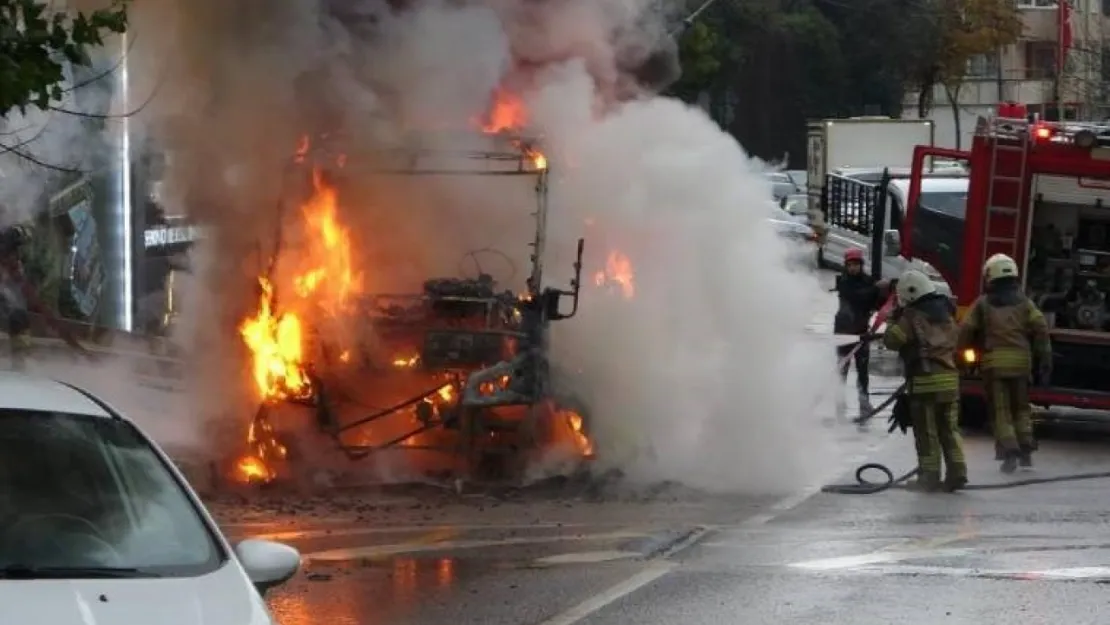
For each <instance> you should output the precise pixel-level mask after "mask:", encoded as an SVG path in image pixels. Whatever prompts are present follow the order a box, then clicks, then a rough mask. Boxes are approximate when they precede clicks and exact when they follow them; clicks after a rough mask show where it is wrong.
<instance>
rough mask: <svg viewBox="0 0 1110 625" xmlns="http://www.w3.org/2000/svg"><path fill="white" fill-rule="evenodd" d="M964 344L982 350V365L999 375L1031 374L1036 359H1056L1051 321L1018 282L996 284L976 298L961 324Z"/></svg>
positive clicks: (1046, 360) (961, 342)
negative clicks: (1049, 329)
mask: <svg viewBox="0 0 1110 625" xmlns="http://www.w3.org/2000/svg"><path fill="white" fill-rule="evenodd" d="M960 345H961V346H968V347H974V348H976V349H978V350H979V351H980V352H982V364H981V366H982V367H983V369H984V370H988V371H990V372H991V373H992V374H994V375H995V376H996V377H1002V378H1011V377H1015V378H1024V377H1028V376H1029V375H1030V374H1031V373H1032V371H1033V362H1034V360H1037V361H1038V363H1051V362H1052V343H1051V341H1050V339H1049V336H1048V323H1047V322H1046V321H1045V318H1044V314H1042V313H1041V311H1040V310H1039V309H1038V308H1037V305H1036V304H1034V303H1033V302H1032V301H1031V300H1030V299H1029V298H1028V297H1026V296H1025V294H1024V293H1022V292H1021V289H1020V285H1018V284H1017V282H1016V281H1013V283H1012V284H1010V283H1009V281H1006V283H1004V284H1002V285H998V286H997V287H996V286H995V285H992V289H991V290H990V291H988V292H987V294H985V295H982V296H980V297H979V299H977V300H975V303H974V304H972V306H971V309H970V310H969V311H968V313H967V315H966V316H965V317H964V320H963V324H962V325H961V326H960Z"/></svg>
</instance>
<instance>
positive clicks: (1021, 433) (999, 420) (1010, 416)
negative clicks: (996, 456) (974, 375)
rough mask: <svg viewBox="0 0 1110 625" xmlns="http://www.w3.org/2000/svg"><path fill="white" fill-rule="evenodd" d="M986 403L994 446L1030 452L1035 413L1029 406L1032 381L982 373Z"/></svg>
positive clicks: (1012, 450)
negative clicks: (988, 409) (1030, 383)
mask: <svg viewBox="0 0 1110 625" xmlns="http://www.w3.org/2000/svg"><path fill="white" fill-rule="evenodd" d="M983 383H984V386H985V387H986V390H987V404H988V406H989V408H990V411H991V426H992V427H993V429H994V442H995V446H996V447H997V448H998V449H999V450H1001V451H1005V452H1014V451H1019V450H1024V451H1031V450H1032V449H1034V448H1035V446H1036V443H1035V441H1034V440H1033V410H1032V409H1031V408H1030V407H1029V379H1028V377H1026V376H998V375H995V374H993V373H991V372H990V371H986V372H984V374H983Z"/></svg>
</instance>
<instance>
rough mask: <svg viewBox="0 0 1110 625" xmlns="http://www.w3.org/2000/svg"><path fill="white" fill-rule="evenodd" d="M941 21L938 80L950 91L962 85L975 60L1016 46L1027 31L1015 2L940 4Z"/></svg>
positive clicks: (964, 0) (976, 0)
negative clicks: (1000, 49) (968, 67)
mask: <svg viewBox="0 0 1110 625" xmlns="http://www.w3.org/2000/svg"><path fill="white" fill-rule="evenodd" d="M938 19H939V22H940V25H941V28H940V42H939V43H940V45H939V48H940V49H939V51H938V55H937V69H938V80H939V81H940V82H942V83H944V84H945V85H947V86H949V87H954V86H955V85H958V84H960V83H962V82H963V79H964V75H965V74H966V72H967V62H968V61H969V60H970V59H971V58H972V57H974V56H977V55H980V54H993V53H995V52H996V51H997V50H998V49H999V48H1001V47H1003V46H1008V45H1010V44H1012V43H1015V42H1016V41H1017V40H1018V39H1019V38H1020V37H1021V35H1022V32H1023V30H1024V25H1023V24H1022V21H1021V14H1020V13H1018V10H1017V7H1016V5H1015V4H1014V2H1013V1H1012V0H940V2H939V5H938Z"/></svg>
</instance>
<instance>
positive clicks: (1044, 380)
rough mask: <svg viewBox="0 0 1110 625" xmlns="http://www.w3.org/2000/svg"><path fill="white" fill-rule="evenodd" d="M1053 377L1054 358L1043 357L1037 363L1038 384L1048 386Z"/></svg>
mask: <svg viewBox="0 0 1110 625" xmlns="http://www.w3.org/2000/svg"><path fill="white" fill-rule="evenodd" d="M1051 378H1052V360H1051V359H1049V358H1045V359H1042V360H1041V361H1040V362H1039V363H1037V384H1040V385H1042V386H1047V385H1048V381H1049V379H1051Z"/></svg>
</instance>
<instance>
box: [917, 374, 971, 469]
mask: <svg viewBox="0 0 1110 625" xmlns="http://www.w3.org/2000/svg"><path fill="white" fill-rule="evenodd" d="M909 400H910V406H909V407H910V418H911V419H912V421H913V442H914V446H915V447H916V448H917V467H918V469H919V470H920V476H919V479H920V480H921V482H923V483H933V484H935V483H939V482H940V479H941V475H940V469H941V461H942V460H943V461H944V468H945V473H946V476H945V479H946V480H955V479H957V478H964V479H966V478H967V460H966V459H965V458H964V447H963V438H962V437H961V436H960V426H959V420H960V412H959V410H960V408H959V400H958V399H956V398H953V397H950V396H949V394H947V393H946V394H944V395H938V394H934V393H925V394H920V395H911V396H910V397H909Z"/></svg>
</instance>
